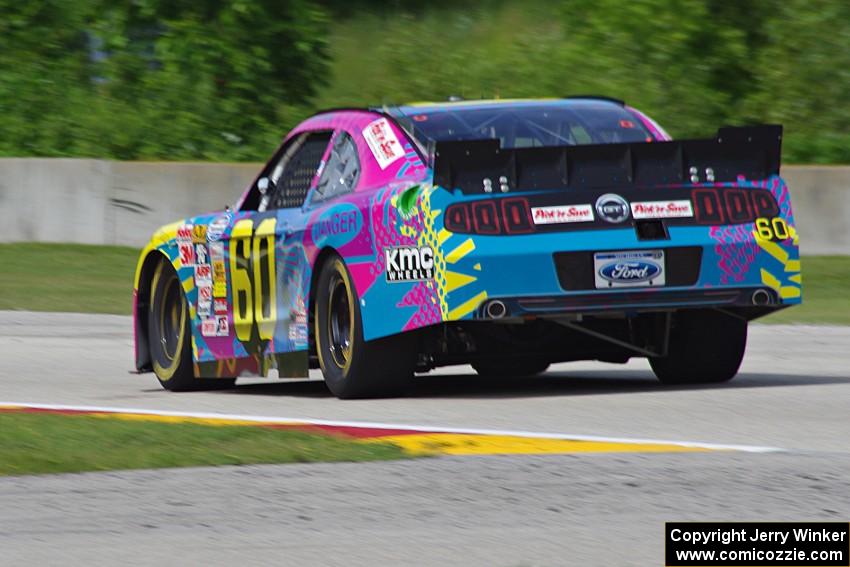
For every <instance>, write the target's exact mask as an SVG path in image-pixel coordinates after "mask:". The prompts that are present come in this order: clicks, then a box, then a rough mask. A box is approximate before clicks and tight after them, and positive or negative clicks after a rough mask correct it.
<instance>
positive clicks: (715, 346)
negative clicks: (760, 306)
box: [649, 311, 747, 384]
mask: <svg viewBox="0 0 850 567" xmlns="http://www.w3.org/2000/svg"><path fill="white" fill-rule="evenodd" d="M746 347H747V322H746V321H745V320H743V319H739V318H737V317H733V316H732V315H727V314H726V313H722V312H720V311H692V312H680V313H677V314H676V315H675V318H674V320H673V327H672V328H671V330H670V344H669V347H668V352H667V356H663V357H653V358H650V359H649V365H650V366H651V367H652V371H653V372H655V375H656V376H657V377H658V379H659V380H661V381H662V382H664V383H665V384H710V383H718V382H727V381H729V380H731V379H732V378H734V377H735V375H736V374H737V373H738V369H739V368H740V367H741V361H742V360H743V359H744V350H746Z"/></svg>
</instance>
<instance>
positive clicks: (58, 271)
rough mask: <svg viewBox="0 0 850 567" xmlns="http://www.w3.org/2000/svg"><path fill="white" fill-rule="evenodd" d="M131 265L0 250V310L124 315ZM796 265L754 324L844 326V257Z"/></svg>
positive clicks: (69, 254) (86, 255) (29, 249)
mask: <svg viewBox="0 0 850 567" xmlns="http://www.w3.org/2000/svg"><path fill="white" fill-rule="evenodd" d="M137 259H138V251H137V250H135V249H133V248H124V247H119V246H85V245H79V244H33V243H24V244H0V265H2V266H3V270H2V271H0V290H2V293H0V309H28V310H33V311H72V312H88V313H118V314H125V315H126V314H129V313H130V308H131V304H132V289H133V273H134V272H135V269H136V260H137ZM802 264H803V305H801V306H795V307H791V308H789V309H785V310H783V311H780V312H779V313H776V314H775V315H771V316H769V317H765V318H764V319H760V320H759V322H764V323H821V324H835V325H850V284H848V282H850V256H805V257H803V261H802Z"/></svg>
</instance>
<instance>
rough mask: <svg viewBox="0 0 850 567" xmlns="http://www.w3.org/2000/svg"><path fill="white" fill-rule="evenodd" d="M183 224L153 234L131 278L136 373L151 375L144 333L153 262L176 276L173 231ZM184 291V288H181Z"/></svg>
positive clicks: (146, 335)
mask: <svg viewBox="0 0 850 567" xmlns="http://www.w3.org/2000/svg"><path fill="white" fill-rule="evenodd" d="M185 222H186V221H185V220H181V221H177V222H175V223H171V224H167V225H165V226H162V227H160V228H159V229H157V230H156V231H155V232H154V233H153V236H152V237H151V239H150V240H149V241H148V243H147V244H146V245H145V246H144V248H142V251H141V252H140V253H139V261H138V262H137V264H136V273H135V276H134V278H133V339H134V341H133V342H134V349H135V366H136V370H137V371H139V372H150V371H151V358H150V350H149V345H148V333H147V306H148V300H149V297H150V288H149V285H150V277H151V274H152V273H153V269H154V267H155V266H156V264H157V262H159V261H161V260H167V261H169V262H171V263H172V265H173V266H174V268H175V269H176V270H178V274H179V273H180V268H181V267H182V265H181V263H180V255H179V253H178V249H177V248H178V247H177V243H176V239H177V230H178V229H179V228H180V227H181V226H182V225H184V224H185ZM181 279H182V278H181ZM184 288H185V286H184Z"/></svg>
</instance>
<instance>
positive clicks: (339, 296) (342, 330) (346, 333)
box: [327, 274, 352, 368]
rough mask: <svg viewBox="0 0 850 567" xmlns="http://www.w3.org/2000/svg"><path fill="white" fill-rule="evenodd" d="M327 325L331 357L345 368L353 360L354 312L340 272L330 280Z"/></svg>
mask: <svg viewBox="0 0 850 567" xmlns="http://www.w3.org/2000/svg"><path fill="white" fill-rule="evenodd" d="M327 325H328V340H329V343H330V344H329V345H328V347H329V350H330V353H331V358H332V359H333V361H334V364H336V365H337V366H338V367H340V368H345V367H346V366H347V365H348V364H349V362H350V361H351V342H352V336H351V330H352V314H351V301H350V298H349V294H348V288H347V287H346V285H345V282H344V281H343V279H342V278H341V277H340V276H339V275H338V274H334V276H333V278H331V282H330V292H329V295H328V323H327Z"/></svg>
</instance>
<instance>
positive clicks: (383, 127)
mask: <svg viewBox="0 0 850 567" xmlns="http://www.w3.org/2000/svg"><path fill="white" fill-rule="evenodd" d="M363 137H364V138H365V139H366V143H367V144H369V149H370V150H372V155H374V156H375V159H376V160H378V165H380V166H381V169H386V168H387V166H388V165H390V164H391V163H393V162H394V161H395V160H397V159H399V158H400V157H403V156H404V148H402V147H401V144H400V143H399V141H398V138H396V135H395V132H393V129H392V126H390V123H389V121H387V119H386V118H379V119H377V120H375V121H374V122H372V123H371V124H369V125H368V126H366V128H364V129H363Z"/></svg>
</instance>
